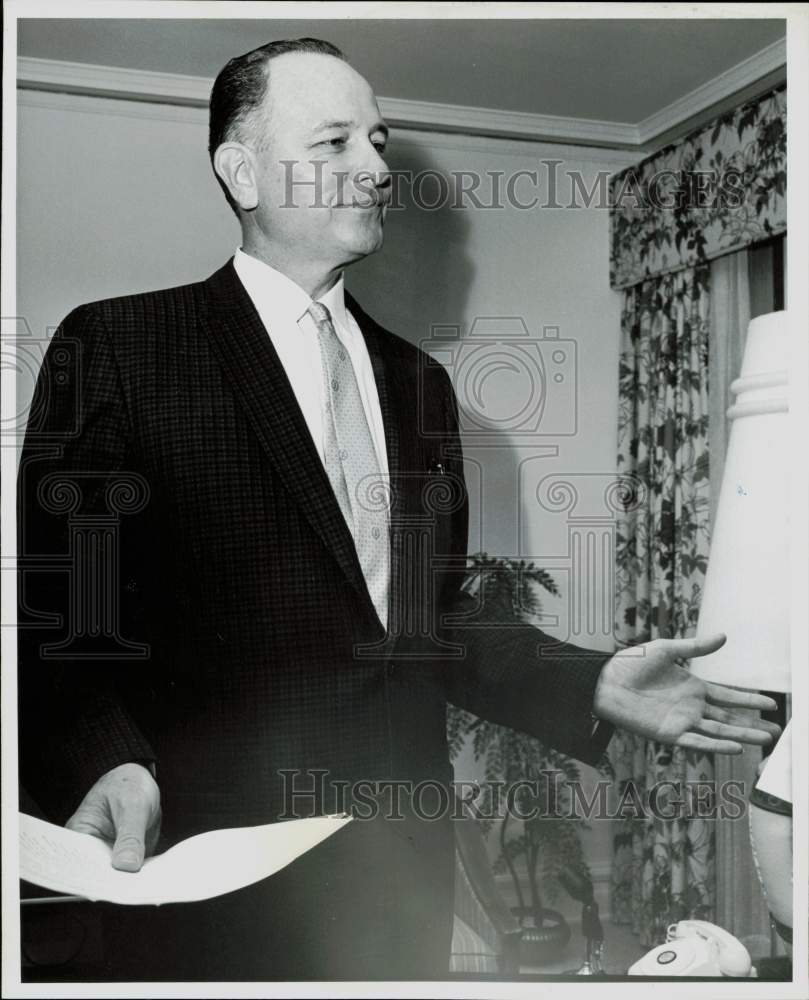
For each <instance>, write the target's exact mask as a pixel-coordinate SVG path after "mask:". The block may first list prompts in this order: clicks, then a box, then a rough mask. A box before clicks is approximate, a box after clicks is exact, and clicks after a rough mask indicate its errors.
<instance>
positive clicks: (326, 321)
mask: <svg viewBox="0 0 809 1000" xmlns="http://www.w3.org/2000/svg"><path fill="white" fill-rule="evenodd" d="M307 312H308V313H309V315H310V316H311V317H312V319H313V320H314V321H315V325H316V326H317V327H318V328H320V327H324V326H325V327H326V328H327V329H328V330H329V331H331V330H333V329H334V324H333V323H332V319H331V313H330V312H329V310H328V308H327V307H326V306H324V305H323V303H322V302H313V303H312V304H311V305H310V306H309V308H308V310H307Z"/></svg>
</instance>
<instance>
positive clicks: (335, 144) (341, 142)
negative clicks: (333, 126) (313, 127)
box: [320, 135, 346, 149]
mask: <svg viewBox="0 0 809 1000" xmlns="http://www.w3.org/2000/svg"><path fill="white" fill-rule="evenodd" d="M345 144H346V139H345V136H342V135H335V136H333V137H332V138H331V139H324V140H323V142H322V143H321V144H320V145H321V146H331V147H332V148H333V149H337V148H339V147H340V146H345Z"/></svg>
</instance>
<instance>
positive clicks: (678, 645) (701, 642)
mask: <svg viewBox="0 0 809 1000" xmlns="http://www.w3.org/2000/svg"><path fill="white" fill-rule="evenodd" d="M726 639H727V636H726V635H724V634H723V633H722V632H717V633H716V634H715V635H709V636H700V637H699V638H697V637H696V636H694V637H693V638H691V639H658V640H657V641H658V642H660V643H665V644H666V648H667V649H668V650H669V651H670V652H671V653H672V654H673V655H674V656H676V657H677V658H678V659H681V660H691V659H693V658H694V657H695V656H707V655H708V654H709V653H715V652H716V651H717V649H720V648H721V647H722V646H724V645H725V641H726Z"/></svg>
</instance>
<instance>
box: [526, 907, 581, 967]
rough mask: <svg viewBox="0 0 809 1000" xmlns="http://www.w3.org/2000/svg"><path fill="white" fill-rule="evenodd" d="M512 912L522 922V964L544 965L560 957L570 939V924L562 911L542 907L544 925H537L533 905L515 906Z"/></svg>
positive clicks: (541, 914) (541, 913)
mask: <svg viewBox="0 0 809 1000" xmlns="http://www.w3.org/2000/svg"><path fill="white" fill-rule="evenodd" d="M512 912H513V913H514V915H515V916H517V917H518V918H519V920H520V923H521V924H522V937H521V939H520V964H521V965H542V964H544V963H546V962H551V961H554V960H555V959H557V958H559V957H560V955H561V954H562V952H563V951H564V949H565V948H566V947H567V943H568V941H569V940H570V926H569V924H568V922H567V921H566V920H565V918H564V917H563V916H562V914H561V913H559V912H558V911H557V910H547V909H545V908H543V909H541V910H540V911H539V912H540V916H541V918H542V926H540V927H537V926H536V925H535V923H534V911H533V909H532V908H531V907H528V906H524V907H520V906H514V907H512Z"/></svg>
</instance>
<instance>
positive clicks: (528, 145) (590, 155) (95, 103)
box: [18, 90, 643, 171]
mask: <svg viewBox="0 0 809 1000" xmlns="http://www.w3.org/2000/svg"><path fill="white" fill-rule="evenodd" d="M18 99H19V105H20V107H26V108H44V109H49V110H53V111H59V112H61V113H63V114H64V113H66V112H69V113H72V114H96V115H113V116H114V117H115V118H140V119H146V120H149V121H158V122H164V121H170V122H179V123H182V124H187V125H195V126H197V127H199V128H201V129H207V126H208V110H207V107H198V106H191V105H180V104H157V103H155V102H153V101H134V100H122V99H120V98H115V97H95V96H93V95H91V94H78V93H60V92H57V91H48V90H20V91H19V98H18ZM393 134H394V137H395V139H396V147H397V149H399V148H401V147H407V146H415V147H417V148H423V147H425V146H428V147H430V148H432V149H445V150H458V151H461V152H478V153H486V154H489V155H496V156H499V157H503V156H515V157H522V158H526V157H530V158H540V159H541V158H543V157H547V158H548V159H556V160H559V159H561V160H563V161H574V162H576V163H592V164H595V165H597V166H598V167H599V168H608V169H610V170H612V171H619V170H623V169H624V168H626V167H629V166H632V165H633V164H635V163H637V162H638V160H640V159H641V158H642V156H643V153H642V152H640V151H639V150H624V149H609V148H607V147H604V146H578V145H574V144H572V143H569V144H560V143H551V142H547V143H542V142H529V141H527V140H521V139H505V138H501V137H498V136H480V135H463V134H461V133H454V132H430V131H422V130H419V129H404V128H402V129H396V130H395V131H394V133H393Z"/></svg>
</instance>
